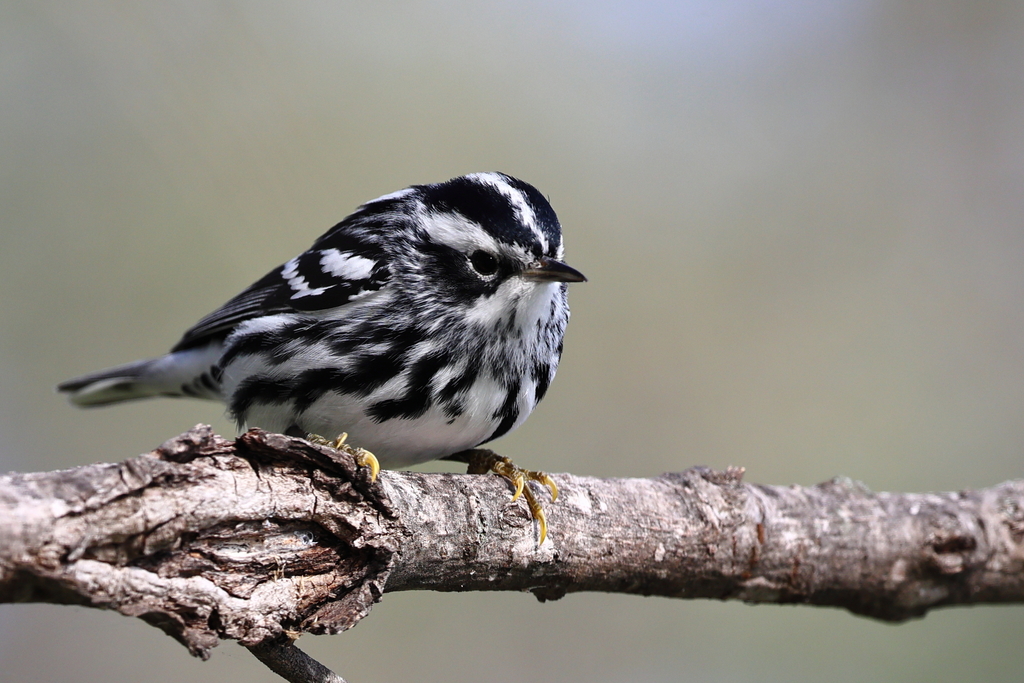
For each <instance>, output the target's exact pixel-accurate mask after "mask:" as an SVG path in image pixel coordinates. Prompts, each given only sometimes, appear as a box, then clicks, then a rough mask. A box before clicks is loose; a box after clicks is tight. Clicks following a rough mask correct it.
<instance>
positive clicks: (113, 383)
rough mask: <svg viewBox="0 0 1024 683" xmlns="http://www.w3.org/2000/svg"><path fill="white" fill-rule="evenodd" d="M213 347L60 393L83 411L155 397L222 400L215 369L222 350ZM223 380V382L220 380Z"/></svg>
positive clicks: (120, 369) (73, 382) (79, 380)
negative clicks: (66, 395)
mask: <svg viewBox="0 0 1024 683" xmlns="http://www.w3.org/2000/svg"><path fill="white" fill-rule="evenodd" d="M214 346H219V345H216V344H215V345H213V346H210V347H205V348H199V349H188V350H186V351H178V352H176V353H169V354H167V355H166V356H160V357H159V358H151V359H149V360H140V361H135V362H134V363H127V364H125V365H118V366H117V367H114V368H109V369H107V370H100V371H99V372H94V373H91V374H88V375H82V376H81V377H76V378H74V379H69V380H68V381H66V382H62V383H60V384H58V385H57V391H60V392H64V393H66V394H68V399H69V400H70V401H71V402H72V403H74V404H75V405H78V406H82V407H90V406H105V405H108V404H111V403H121V402H122V401H134V400H136V399H140V398H149V397H151V396H192V397H195V398H218V397H219V389H220V386H219V385H220V382H219V381H216V380H215V379H214V374H215V371H214V370H213V365H214V364H215V363H216V361H217V358H218V357H219V356H220V349H219V348H214ZM218 379H219V378H218Z"/></svg>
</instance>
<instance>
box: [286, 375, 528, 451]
mask: <svg viewBox="0 0 1024 683" xmlns="http://www.w3.org/2000/svg"><path fill="white" fill-rule="evenodd" d="M493 411H494V408H492V407H490V406H484V405H480V406H477V407H476V409H472V410H467V411H466V412H464V413H463V414H461V415H459V416H458V417H455V418H451V417H449V416H448V415H446V414H445V413H444V411H443V410H442V409H440V408H439V407H438V406H437V404H434V405H432V406H431V407H430V408H428V409H427V410H426V412H424V413H423V414H422V415H420V416H418V417H410V418H397V417H396V418H391V419H388V420H384V421H383V422H377V421H375V420H374V419H373V418H371V417H369V416H368V415H367V414H366V413H365V412H364V411H363V409H362V407H361V406H359V405H354V404H353V403H351V398H350V397H346V396H344V395H341V394H334V393H332V394H327V395H325V396H323V397H321V398H320V399H319V400H318V401H317V402H316V403H314V404H313V405H312V406H311V407H310V408H309V409H308V410H307V411H305V412H304V413H303V414H302V416H301V417H299V420H298V423H299V427H300V428H302V429H305V430H306V431H307V432H310V433H313V434H321V435H323V436H328V437H329V438H334V437H336V436H337V435H338V434H340V433H341V432H347V433H348V442H349V443H350V444H352V445H353V446H360V447H362V448H365V449H366V450H368V451H370V452H371V453H373V454H374V455H375V456H377V459H378V460H379V461H380V464H381V465H383V466H384V467H407V466H409V465H415V464H417V463H421V462H427V461H429V460H435V459H437V458H441V457H444V456H446V455H450V454H452V453H457V452H459V451H463V450H466V449H467V448H473V447H474V446H476V445H477V444H479V443H481V442H483V441H485V440H487V438H488V437H490V436H491V434H492V433H493V432H494V429H495V425H494V420H493V419H492V418H491V414H492V413H493ZM524 418H525V415H524Z"/></svg>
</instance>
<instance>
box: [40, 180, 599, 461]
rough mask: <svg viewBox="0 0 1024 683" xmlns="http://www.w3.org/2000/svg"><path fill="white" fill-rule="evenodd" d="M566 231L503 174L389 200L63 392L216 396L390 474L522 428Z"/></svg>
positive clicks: (560, 291) (557, 288)
mask: <svg viewBox="0 0 1024 683" xmlns="http://www.w3.org/2000/svg"><path fill="white" fill-rule="evenodd" d="M562 257H563V249H562V235H561V228H560V226H559V224H558V219H557V217H556V216H555V213H554V211H553V210H552V208H551V206H550V204H548V202H547V200H546V199H545V198H544V197H543V196H542V195H541V194H540V193H539V192H538V191H537V190H536V189H535V188H534V187H533V186H531V185H529V184H527V183H525V182H522V181H520V180H517V179H515V178H512V177H510V176H507V175H503V174H500V173H480V174H473V175H468V176H462V177H459V178H454V179H452V180H449V181H447V182H445V183H438V184H434V185H417V186H413V187H410V188H408V189H405V190H402V191H400V192H395V193H393V194H390V195H385V196H383V197H380V198H379V199H376V200H374V201H372V202H368V203H366V204H364V205H363V206H361V207H359V208H358V209H357V210H356V211H355V213H353V214H352V215H351V216H349V217H348V218H346V219H345V220H343V221H342V222H341V223H339V224H338V225H336V226H335V227H334V228H332V229H331V230H329V231H328V232H327V233H326V234H325V235H323V236H322V237H320V238H319V239H318V240H317V241H316V242H315V243H314V244H313V246H312V247H311V248H310V249H309V250H308V251H306V252H304V253H302V254H300V255H299V256H297V257H296V258H294V259H292V260H291V261H288V262H287V263H285V264H284V265H282V266H280V267H278V268H276V269H275V270H273V271H272V272H270V273H269V274H267V275H266V276H265V277H264V278H262V279H261V280H259V281H258V282H256V283H255V284H253V285H252V286H251V287H249V288H248V289H247V290H245V291H244V292H242V293H241V294H239V295H238V296H237V297H235V298H234V299H232V300H231V301H229V302H228V303H227V304H225V305H224V306H223V307H221V308H220V309H218V310H217V311H215V312H214V313H211V314H210V315H208V316H207V317H205V318H203V319H202V320H200V321H199V323H197V324H196V325H195V326H194V327H192V328H191V329H190V330H188V331H187V332H186V333H185V335H184V336H183V337H182V339H181V341H179V342H178V344H177V345H176V346H175V347H174V348H173V349H172V350H171V352H170V353H169V354H167V355H165V356H161V357H159V358H155V359H152V360H147V361H140V362H137V363H132V364H128V365H124V366H120V367H117V368H112V369H110V370H106V371H103V372H99V373H95V374H92V375H87V376H84V377H81V378H78V379H74V380H71V381H68V382H65V383H63V384H61V385H60V387H58V388H59V389H60V390H61V391H66V392H69V393H70V398H71V400H72V401H73V402H75V403H77V404H79V405H103V404H107V403H114V402H119V401H125V400H131V399H136V398H143V397H147V396H157V395H160V396H193V397H198V398H209V399H218V400H222V401H224V402H225V403H226V404H227V406H228V410H229V412H230V414H231V415H232V416H233V417H234V418H235V420H236V421H237V422H238V424H239V427H240V428H242V427H246V426H249V427H254V426H255V427H261V428H263V429H267V430H271V431H279V432H287V433H293V434H299V435H305V434H320V435H324V436H329V437H333V436H336V435H338V434H339V433H341V432H347V433H348V434H349V441H350V442H351V443H353V444H356V445H358V446H361V447H364V448H366V449H368V450H370V451H372V452H373V453H374V454H375V455H376V456H377V458H378V459H379V460H380V462H381V463H382V464H384V465H385V466H391V467H398V466H404V465H410V464H414V463H418V462H424V461H427V460H431V459H434V458H439V457H443V456H445V455H449V454H451V453H455V452H458V451H461V450H464V449H467V448H472V447H474V446H477V445H479V444H481V443H485V442H487V441H490V440H492V439H495V438H497V437H499V436H502V435H503V434H505V433H507V432H508V431H510V430H512V429H514V428H516V427H517V426H519V425H520V424H522V422H523V421H524V420H525V419H526V417H527V416H528V415H529V414H530V412H531V411H532V410H533V408H534V407H535V406H536V405H537V402H538V401H540V399H541V398H543V396H544V393H545V391H546V390H547V388H548V385H549V384H550V382H551V380H552V378H553V377H554V375H555V370H556V368H557V366H558V361H559V357H560V355H561V351H562V336H563V334H564V332H565V326H566V324H567V322H568V319H569V307H568V304H567V303H566V288H567V286H566V283H567V282H579V281H582V280H583V279H584V278H583V276H582V275H581V274H580V273H578V272H577V271H575V270H573V269H572V268H569V267H568V266H566V265H564V264H563V263H562V262H561V259H562Z"/></svg>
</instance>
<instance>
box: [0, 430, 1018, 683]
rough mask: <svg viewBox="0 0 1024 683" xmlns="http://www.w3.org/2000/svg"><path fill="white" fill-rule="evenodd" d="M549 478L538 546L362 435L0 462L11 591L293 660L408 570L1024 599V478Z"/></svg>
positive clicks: (655, 587)
mask: <svg viewBox="0 0 1024 683" xmlns="http://www.w3.org/2000/svg"><path fill="white" fill-rule="evenodd" d="M553 476H554V479H555V481H556V482H557V484H558V487H559V489H560V490H561V495H560V497H559V498H558V500H557V501H556V502H554V503H552V502H546V503H545V510H546V512H547V516H548V523H549V529H550V530H549V535H548V540H547V541H545V543H544V544H543V545H539V546H538V544H537V532H536V527H535V525H534V522H533V521H532V520H531V519H530V517H529V515H528V513H527V511H526V508H525V506H524V505H523V503H522V501H519V502H516V503H512V502H510V497H509V493H510V488H509V486H508V485H507V484H506V483H505V482H504V481H503V480H501V479H500V478H498V477H493V476H479V475H472V476H470V475H457V474H450V475H449V474H419V473H411V472H392V471H382V472H381V473H380V478H379V479H378V481H377V482H375V483H371V482H370V481H369V478H368V474H367V471H366V470H365V469H364V468H360V467H357V466H356V465H355V463H354V460H353V458H352V455H351V454H350V453H349V452H338V451H334V450H332V449H330V448H327V447H321V446H314V445H310V444H309V443H307V442H305V441H303V440H301V439H294V438H290V437H286V436H281V435H277V434H268V433H264V432H261V431H258V430H253V431H251V432H248V433H246V434H243V435H242V436H240V437H239V438H238V439H237V440H234V441H229V440H225V439H222V438H220V437H218V436H215V435H214V434H213V433H212V431H211V430H210V428H209V427H204V426H199V427H197V428H195V429H193V430H192V431H190V432H188V433H186V434H183V435H181V436H179V437H177V438H175V439H172V440H170V441H168V442H167V443H165V444H164V445H163V446H161V447H160V448H158V449H157V450H155V451H153V452H152V453H149V454H145V455H141V456H139V457H136V458H132V459H129V460H126V461H124V462H121V463H117V464H97V465H88V466H85V467H79V468H75V469H71V470H63V471H57V472H45V473H32V474H9V475H5V476H2V477H0V602H53V603H64V604H80V605H88V606H92V607H101V608H107V609H116V610H118V611H120V612H121V613H123V614H126V615H129V616H137V617H139V618H141V619H144V620H146V621H147V622H149V623H151V624H153V625H155V626H158V627H159V628H161V629H163V630H164V631H166V632H167V633H168V634H170V635H171V636H173V637H175V638H176V639H178V640H179V641H180V642H182V643H183V644H184V645H185V646H187V647H188V649H189V650H190V651H191V652H192V653H193V654H194V655H197V656H201V657H206V656H208V653H209V650H210V648H212V647H213V646H214V645H216V644H217V642H218V641H219V640H220V639H222V638H233V639H237V640H239V641H240V642H241V643H242V644H244V645H246V646H248V647H250V649H252V650H253V651H254V654H257V656H260V655H261V654H263V655H265V656H266V657H270V658H271V659H273V658H277V659H280V660H281V661H285V660H288V659H289V658H291V657H293V656H294V657H297V658H298V659H297V660H295V661H299V664H298V666H299V667H300V668H301V667H302V666H306V664H303V663H302V662H301V657H302V655H301V653H299V654H298V655H295V654H294V652H291V650H294V648H293V647H291V646H290V640H289V638H294V637H296V636H297V635H298V634H301V633H336V632H339V631H342V630H344V629H347V628H349V627H351V626H352V625H354V624H355V623H356V622H358V621H359V620H360V619H362V618H363V617H364V616H365V615H366V613H367V612H368V611H369V609H370V607H371V605H372V604H373V603H374V602H375V601H377V600H379V599H380V597H381V595H382V594H383V593H385V592H387V591H395V590H422V589H430V590H442V591H464V590H518V591H525V590H528V591H531V592H533V593H534V594H535V595H536V596H537V597H539V598H540V599H542V600H547V599H556V598H558V597H561V596H562V595H564V594H566V593H567V592H574V591H609V592H623V593H636V594H641V595H661V596H669V597H679V598H700V597H703V598H718V599H739V600H745V601H748V602H773V603H807V604H814V605H830V606H835V607H842V608H845V609H848V610H850V611H852V612H855V613H857V614H862V615H866V616H870V617H875V618H878V619H884V620H888V621H900V620H904V619H908V618H911V617H917V616H921V615H923V614H925V613H926V612H927V611H928V610H929V609H931V608H934V607H939V606H945V605H965V604H977V603H1007V602H1021V601H1022V600H1024V571H1022V570H1024V481H1011V482H1006V483H1003V484H1000V485H997V486H994V487H991V488H988V489H983V490H979V491H962V492H956V493H927V494H901V493H873V492H871V491H869V490H868V489H866V488H865V487H864V486H862V485H860V484H858V483H855V482H852V481H849V480H839V479H837V480H833V481H830V482H827V483H824V484H820V485H818V486H813V487H798V486H788V487H780V486H762V485H756V484H747V483H744V482H742V481H741V478H742V471H741V470H728V471H725V472H716V471H712V470H709V469H706V468H693V469H690V470H687V471H685V472H682V473H679V474H666V475H663V476H661V477H656V478H653V479H595V478H589V477H577V476H572V475H567V474H560V475H553ZM542 495H543V496H544V500H546V494H542ZM295 652H298V651H297V650H295ZM261 659H263V657H261ZM313 664H315V662H313ZM281 666H288V664H287V662H285V663H284V664H281ZM275 670H277V669H275ZM328 674H330V672H329V671H327V672H326V673H324V672H319V674H318V675H320V676H321V678H315V677H314V674H309V677H303V676H304V675H305V674H296V676H297V677H295V678H290V679H289V680H325V681H326V680H334V679H330V678H329V677H326V676H327V675H328ZM282 675H284V674H282ZM331 675H333V674H331ZM336 680H340V679H336Z"/></svg>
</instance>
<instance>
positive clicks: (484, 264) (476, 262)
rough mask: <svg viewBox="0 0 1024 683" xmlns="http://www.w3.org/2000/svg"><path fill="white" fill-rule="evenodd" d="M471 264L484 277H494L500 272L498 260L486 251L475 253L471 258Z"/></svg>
mask: <svg viewBox="0 0 1024 683" xmlns="http://www.w3.org/2000/svg"><path fill="white" fill-rule="evenodd" d="M469 262H470V263H471V264H472V265H473V270H475V271H476V272H478V273H480V274H481V275H483V276H488V275H494V274H495V273H497V272H498V259H496V258H494V256H493V255H491V254H488V253H487V252H486V251H480V250H477V251H474V252H473V253H472V254H470V256H469Z"/></svg>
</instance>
